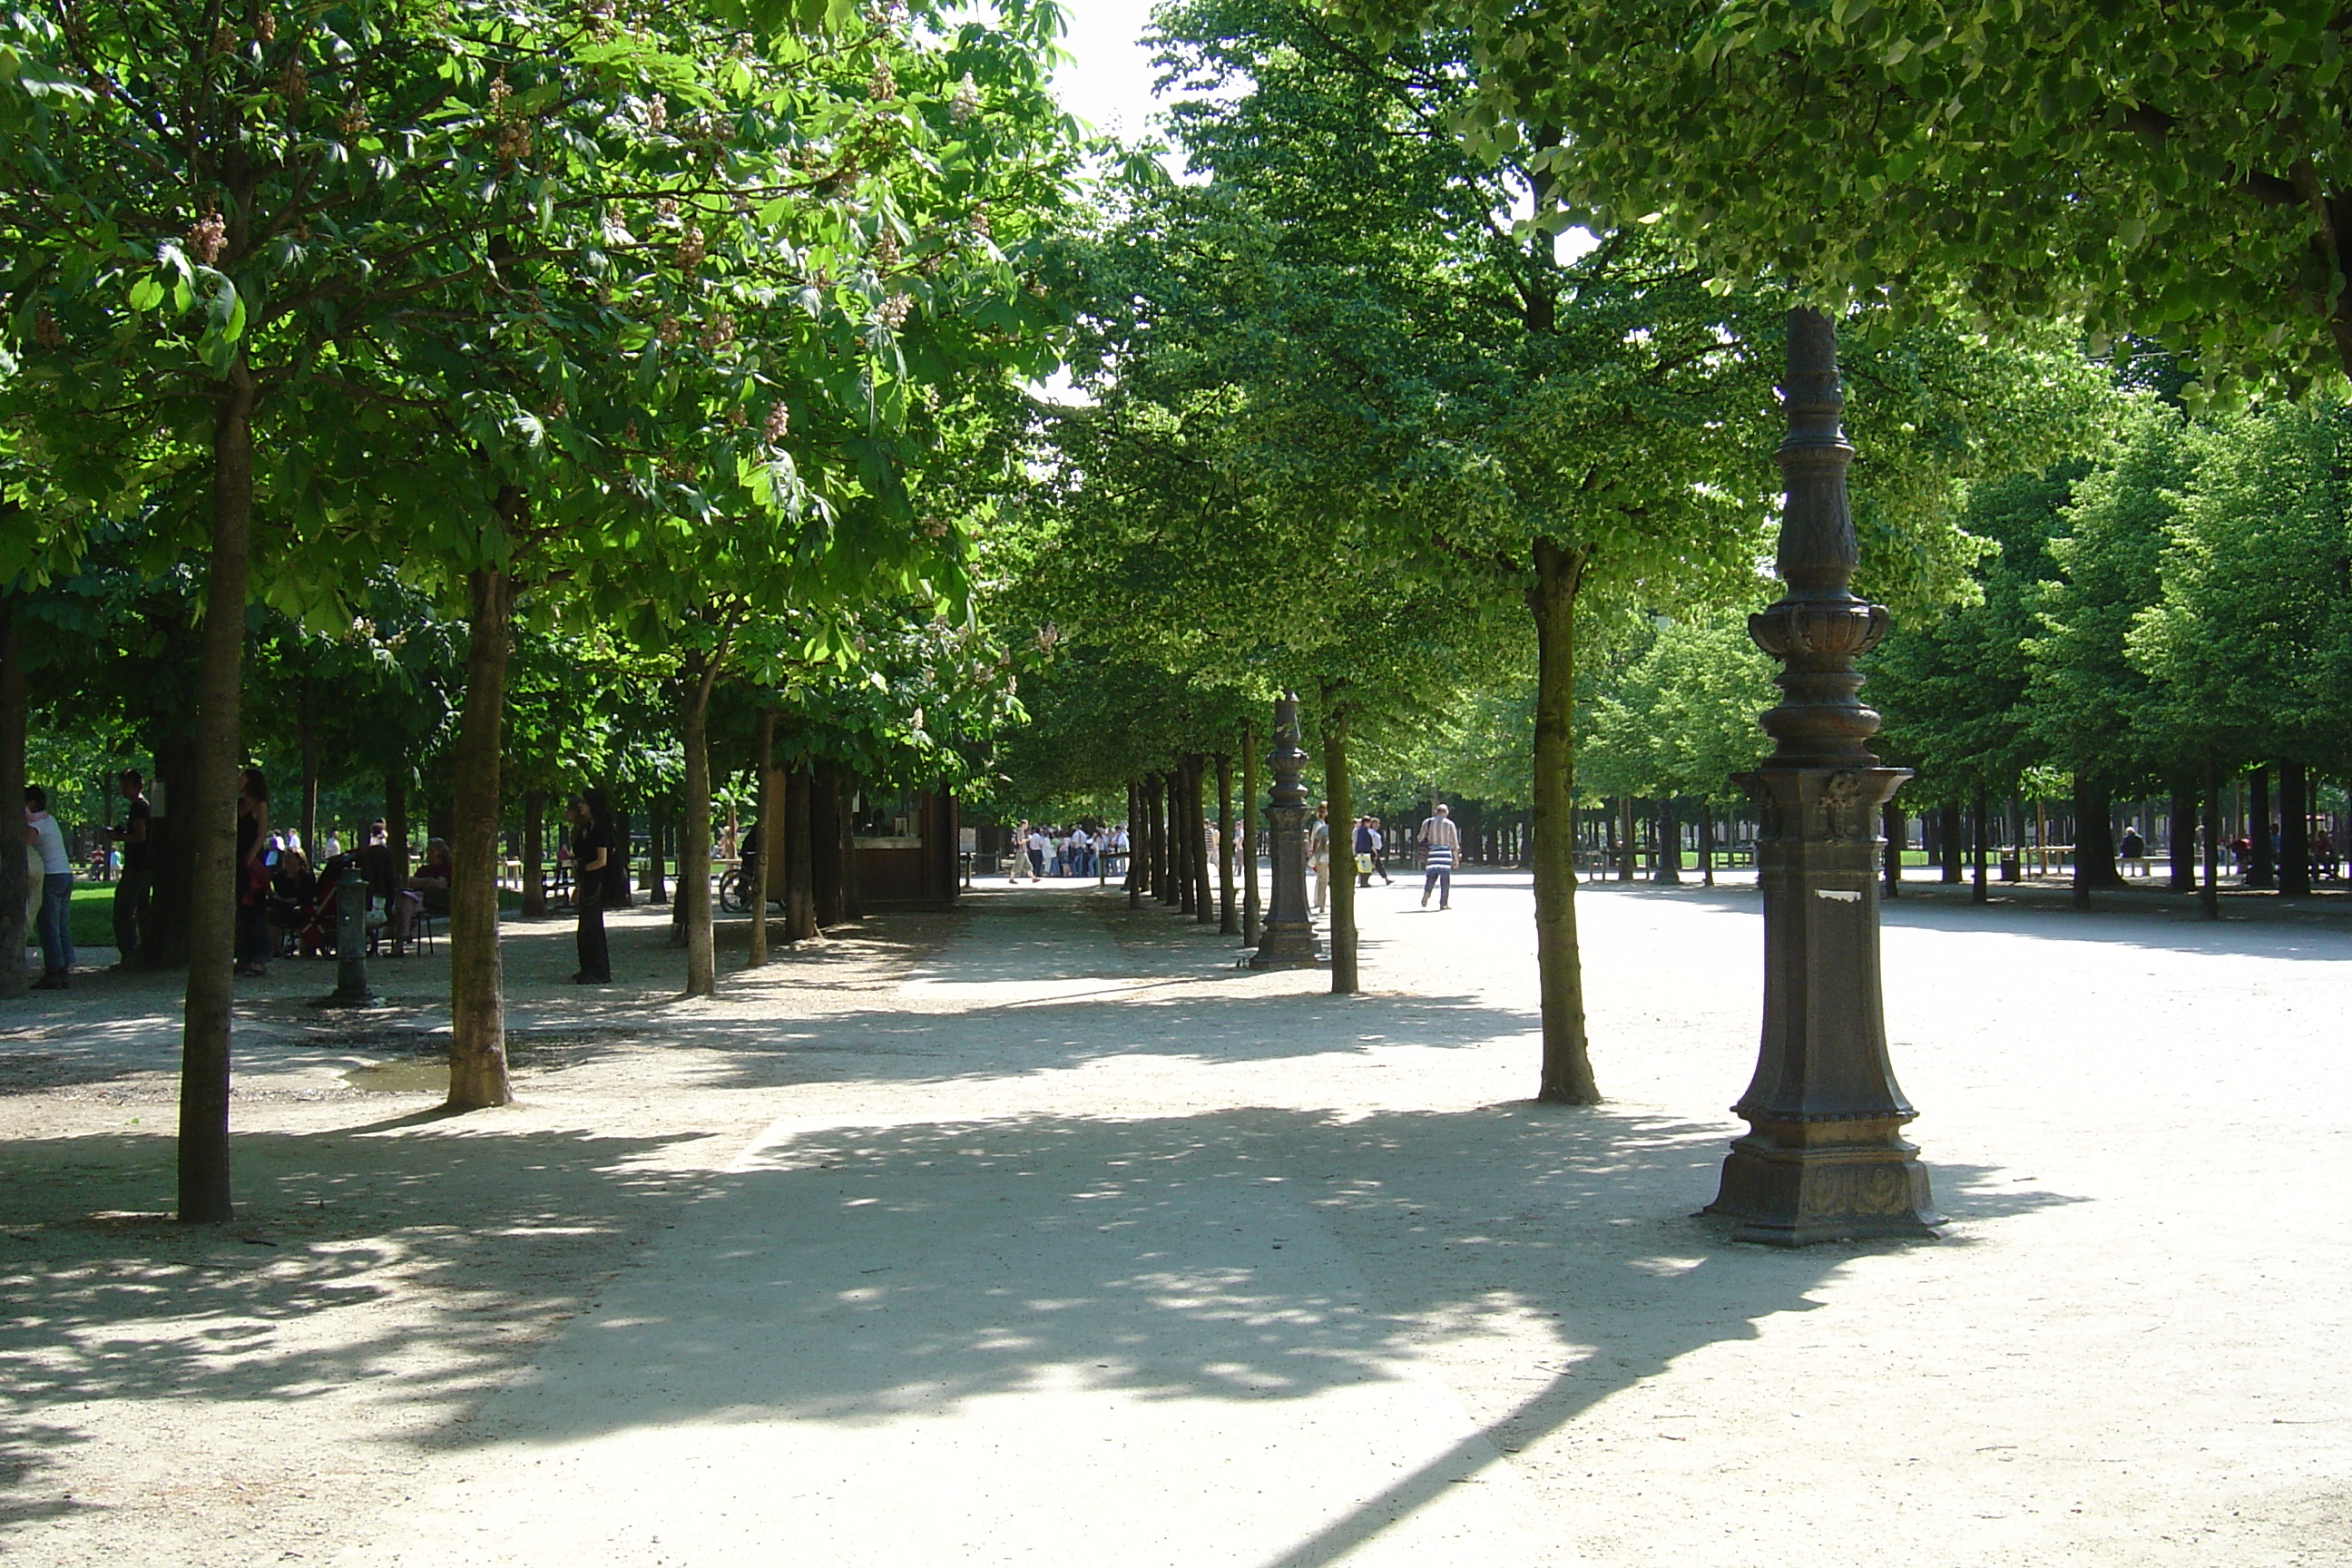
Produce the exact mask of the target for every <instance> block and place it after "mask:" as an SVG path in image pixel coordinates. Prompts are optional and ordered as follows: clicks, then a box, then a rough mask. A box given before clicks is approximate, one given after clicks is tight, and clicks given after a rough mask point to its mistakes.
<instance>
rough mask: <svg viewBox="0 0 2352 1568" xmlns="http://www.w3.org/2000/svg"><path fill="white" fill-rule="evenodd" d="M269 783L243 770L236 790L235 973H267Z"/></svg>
mask: <svg viewBox="0 0 2352 1568" xmlns="http://www.w3.org/2000/svg"><path fill="white" fill-rule="evenodd" d="M268 848H269V781H268V778H266V777H264V776H263V774H262V772H261V770H260V769H259V768H247V769H246V770H245V772H244V773H243V774H242V775H241V777H240V778H239V780H238V784H237V791H236V973H239V974H253V975H260V974H267V973H269V859H268Z"/></svg>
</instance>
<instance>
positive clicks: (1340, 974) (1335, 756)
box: [1323, 687, 1357, 996]
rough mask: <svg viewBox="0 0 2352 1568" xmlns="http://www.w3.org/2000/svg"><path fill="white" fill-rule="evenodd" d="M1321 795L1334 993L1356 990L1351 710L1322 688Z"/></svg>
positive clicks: (1354, 840) (1354, 841) (1332, 989)
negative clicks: (1326, 806)
mask: <svg viewBox="0 0 2352 1568" xmlns="http://www.w3.org/2000/svg"><path fill="white" fill-rule="evenodd" d="M1323 796H1324V799H1325V800H1327V801H1328V802H1329V804H1330V814H1329V816H1327V817H1326V818H1325V819H1324V820H1325V821H1327V822H1328V823H1329V824H1330V840H1329V849H1328V854H1329V858H1330V867H1329V869H1328V871H1327V872H1326V874H1325V877H1326V880H1327V881H1328V883H1329V884H1330V894H1331V994H1333V995H1334V996H1352V995H1354V994H1356V990H1357V984H1356V833H1355V828H1354V827H1353V826H1351V825H1352V824H1353V823H1354V821H1355V795H1354V792H1353V790H1352V788H1351V786H1350V784H1349V778H1348V710H1347V709H1346V708H1345V707H1343V706H1341V705H1339V704H1338V703H1335V702H1333V701H1332V700H1331V692H1330V689H1329V688H1328V687H1326V688H1325V689H1324V691H1323Z"/></svg>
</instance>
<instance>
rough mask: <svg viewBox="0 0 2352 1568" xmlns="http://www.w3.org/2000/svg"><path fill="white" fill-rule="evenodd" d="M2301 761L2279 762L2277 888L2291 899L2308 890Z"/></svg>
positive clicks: (2307, 815)
mask: <svg viewBox="0 0 2352 1568" xmlns="http://www.w3.org/2000/svg"><path fill="white" fill-rule="evenodd" d="M2307 782H2308V781H2307V775H2306V774H2305V772H2304V767H2303V764H2302V763H2280V764H2279V798H2278V816H2279V863H2278V885H2279V891H2280V892H2281V893H2283V894H2284V895H2285V896H2286V897H2288V898H2291V899H2300V898H2305V897H2308V896H2309V895H2310V892H2311V802H2310V799H2309V795H2308V788H2307Z"/></svg>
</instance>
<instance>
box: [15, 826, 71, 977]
mask: <svg viewBox="0 0 2352 1568" xmlns="http://www.w3.org/2000/svg"><path fill="white" fill-rule="evenodd" d="M25 842H26V844H28V845H30V846H31V847H33V848H34V849H36V850H37V851H39V853H40V857H41V912H40V915H39V917H38V918H37V920H36V921H35V922H34V923H35V925H36V926H37V928H38V929H39V931H40V935H41V977H40V979H39V980H37V981H36V982H35V983H34V984H33V989H34V990H36V991H63V990H66V989H67V988H68V986H70V985H71V984H73V965H74V947H73V917H72V910H73V859H72V858H71V857H70V856H68V854H67V853H66V836H65V832H64V830H63V829H61V828H59V827H58V819H57V818H56V817H54V816H50V815H49V792H48V791H47V790H45V789H43V788H42V787H41V786H40V785H38V784H26V786H25Z"/></svg>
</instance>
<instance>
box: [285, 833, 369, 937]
mask: <svg viewBox="0 0 2352 1568" xmlns="http://www.w3.org/2000/svg"><path fill="white" fill-rule="evenodd" d="M346 878H349V879H352V880H354V881H358V882H362V883H364V882H366V881H367V879H368V876H367V872H366V871H365V870H363V869H362V868H361V865H360V858H359V856H358V855H357V854H356V853H346V854H342V855H338V856H336V857H335V858H333V859H331V860H330V861H328V862H327V863H326V864H325V865H324V866H322V867H320V868H319V887H318V894H317V896H316V897H314V898H313V899H312V900H310V910H309V911H308V913H307V914H306V915H305V917H304V919H303V921H302V924H301V926H300V927H299V929H298V930H297V931H295V934H294V940H295V943H296V946H297V948H298V950H299V952H301V954H302V955H303V956H304V957H305V958H333V957H335V956H337V954H336V952H335V926H336V910H335V889H338V888H340V887H341V886H342V884H343V880H344V879H346ZM371 891H373V889H371ZM372 906H373V898H371V899H370V900H367V902H366V903H365V904H363V905H362V907H363V908H365V907H372ZM382 923H383V922H382V921H381V919H379V918H373V917H372V918H371V919H370V920H369V921H368V924H369V925H370V926H372V927H373V926H375V925H380V924H382Z"/></svg>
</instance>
